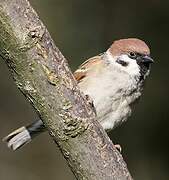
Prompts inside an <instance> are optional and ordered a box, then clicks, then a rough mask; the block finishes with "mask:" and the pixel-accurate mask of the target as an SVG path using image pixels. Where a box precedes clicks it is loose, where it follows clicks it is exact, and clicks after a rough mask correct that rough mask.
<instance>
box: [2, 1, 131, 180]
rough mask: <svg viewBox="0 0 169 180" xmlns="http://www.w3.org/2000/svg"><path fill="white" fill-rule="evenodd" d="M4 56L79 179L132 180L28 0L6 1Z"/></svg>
mask: <svg viewBox="0 0 169 180" xmlns="http://www.w3.org/2000/svg"><path fill="white" fill-rule="evenodd" d="M0 55H1V57H2V58H3V59H5V60H6V62H7V65H8V67H9V69H10V70H11V72H12V74H13V77H14V80H15V82H16V84H17V87H18V88H19V89H20V90H21V91H22V93H23V94H24V95H25V96H26V98H27V99H28V100H29V101H30V102H31V103H32V105H33V107H34V108H35V109H36V111H37V112H38V114H39V116H40V117H41V119H42V120H43V122H44V124H45V126H46V127H47V129H48V130H49V132H50V134H51V136H52V137H53V139H54V140H55V142H56V143H57V145H58V146H59V148H60V150H61V151H62V153H63V155H64V157H65V158H66V160H67V162H68V164H69V166H70V167H71V170H72V171H73V172H74V174H75V176H76V178H77V179H79V180H82V179H83V180H84V179H90V180H110V179H111V180H117V179H118V180H125V179H128V180H131V179H132V178H131V176H130V174H129V172H128V170H127V167H126V164H125V162H124V161H123V159H122V156H121V155H120V153H119V152H118V151H117V150H116V149H115V148H114V146H113V144H112V142H111V141H110V139H109V138H108V136H107V134H106V133H105V131H104V130H103V129H102V127H101V126H100V124H99V123H98V122H97V121H96V119H95V115H94V113H93V109H92V107H91V106H90V105H89V104H88V103H87V102H86V100H85V98H84V96H83V95H81V94H80V91H79V89H78V87H77V83H76V81H75V80H74V77H73V75H72V73H71V71H70V69H69V67H68V64H67V61H66V59H65V58H64V57H63V55H62V54H61V52H60V51H59V49H58V48H57V47H56V46H55V45H54V43H53V41H52V39H51V37H50V35H49V33H48V31H47V29H46V28H45V26H44V25H43V24H42V22H41V21H40V19H39V17H38V16H37V14H36V13H35V11H34V10H33V9H32V7H31V6H30V4H29V2H28V1H27V0H12V1H11V0H0Z"/></svg>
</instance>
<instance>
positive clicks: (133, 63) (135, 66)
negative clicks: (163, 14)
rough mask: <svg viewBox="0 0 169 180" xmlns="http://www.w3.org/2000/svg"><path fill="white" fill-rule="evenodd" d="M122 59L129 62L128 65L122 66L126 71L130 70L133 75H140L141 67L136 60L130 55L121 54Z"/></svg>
mask: <svg viewBox="0 0 169 180" xmlns="http://www.w3.org/2000/svg"><path fill="white" fill-rule="evenodd" d="M120 59H121V60H123V61H124V62H126V63H128V65H127V66H121V68H122V69H123V70H124V71H126V72H128V73H129V74H131V75H135V76H137V75H140V68H139V65H138V64H137V62H136V60H134V59H131V58H129V57H128V55H121V56H120Z"/></svg>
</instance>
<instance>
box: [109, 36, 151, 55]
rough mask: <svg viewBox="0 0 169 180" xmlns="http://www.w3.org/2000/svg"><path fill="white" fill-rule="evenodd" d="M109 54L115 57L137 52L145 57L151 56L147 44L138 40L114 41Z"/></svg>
mask: <svg viewBox="0 0 169 180" xmlns="http://www.w3.org/2000/svg"><path fill="white" fill-rule="evenodd" d="M109 52H110V53H111V54H112V55H113V56H118V55H120V54H125V53H130V52H135V53H139V54H144V55H150V49H149V47H148V46H147V44H146V43H145V42H144V41H142V40H140V39H137V38H128V39H120V40H117V41H114V42H113V44H112V45H111V46H110V48H109Z"/></svg>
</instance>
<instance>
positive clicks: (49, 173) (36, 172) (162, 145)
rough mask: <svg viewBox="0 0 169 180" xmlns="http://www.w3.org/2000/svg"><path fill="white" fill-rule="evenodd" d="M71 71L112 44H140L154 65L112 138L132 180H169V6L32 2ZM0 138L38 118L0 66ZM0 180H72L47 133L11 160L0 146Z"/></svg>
mask: <svg viewBox="0 0 169 180" xmlns="http://www.w3.org/2000/svg"><path fill="white" fill-rule="evenodd" d="M30 2H31V4H32V5H33V7H34V8H35V10H36V11H37V12H38V14H39V16H40V17H41V19H42V20H43V22H44V23H45V25H46V26H47V28H48V30H49V32H50V33H51V35H52V37H53V39H54V40H55V42H56V45H57V46H58V47H59V48H60V50H61V51H62V53H63V54H64V56H65V57H66V58H67V59H68V60H69V64H70V66H71V68H72V70H74V69H75V68H76V67H77V66H78V65H79V64H80V63H81V62H83V61H84V59H86V58H88V57H92V56H94V55H97V54H99V53H100V52H103V51H105V50H106V49H107V48H108V47H109V46H110V45H111V43H112V41H113V40H116V39H119V38H126V37H138V38H141V39H143V40H145V41H146V42H147V44H148V45H149V46H150V47H151V54H152V57H153V58H154V59H155V63H154V65H153V68H152V72H151V76H150V78H149V79H148V80H147V83H146V87H145V89H144V96H143V97H142V98H141V100H140V102H139V104H138V106H137V109H136V111H135V112H134V113H133V115H132V117H131V118H130V119H129V121H128V122H127V123H125V124H124V125H122V126H121V127H120V128H117V129H115V130H114V131H113V132H112V133H111V134H110V136H111V139H112V140H113V142H114V143H119V144H121V146H122V149H123V151H122V154H123V157H124V159H125V161H126V162H127V164H128V167H129V170H130V172H131V174H132V176H133V177H134V179H136V180H159V179H162V180H168V179H169V155H168V154H169V140H168V139H169V109H168V101H169V79H168V78H169V55H168V53H169V1H167V0H163V1H161V0H140V1H134V0H126V1H121V0H118V1H115V0H69V1H66V0H31V1H30ZM0 84H1V86H0V120H1V126H0V138H1V139H2V138H3V136H5V135H7V134H8V133H9V132H11V131H12V130H13V129H15V128H18V127H20V126H22V125H25V124H28V123H29V122H31V121H32V120H34V119H36V118H38V117H37V116H36V114H35V112H34V110H33V108H32V107H31V106H30V105H29V103H28V102H27V101H26V100H25V98H24V96H23V95H22V94H21V93H20V92H19V91H18V89H17V88H16V86H15V84H14V82H13V80H12V77H11V76H10V73H9V72H8V69H7V67H6V65H5V63H4V62H3V61H2V60H1V62H0ZM0 179H1V180H23V179H24V180H46V179H48V180H56V179H58V180H73V179H74V177H73V175H72V173H71V171H70V170H69V168H68V167H67V164H66V162H65V160H64V158H63V157H62V155H61V153H60V152H59V151H58V150H57V149H56V146H55V144H54V143H53V142H52V140H51V138H50V137H49V135H48V134H47V133H44V134H43V135H41V136H40V137H39V138H37V139H35V140H34V141H33V142H32V143H31V144H28V145H27V146H25V147H23V148H22V149H20V150H18V151H17V152H15V153H13V152H12V151H10V150H9V149H7V147H6V146H5V144H3V143H2V142H0Z"/></svg>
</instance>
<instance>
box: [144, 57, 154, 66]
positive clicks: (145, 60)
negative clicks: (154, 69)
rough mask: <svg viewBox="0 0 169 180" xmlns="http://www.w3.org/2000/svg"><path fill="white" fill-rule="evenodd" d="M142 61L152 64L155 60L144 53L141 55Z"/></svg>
mask: <svg viewBox="0 0 169 180" xmlns="http://www.w3.org/2000/svg"><path fill="white" fill-rule="evenodd" d="M141 62H142V63H145V64H151V63H153V62H154V60H153V59H152V58H151V57H150V56H148V55H144V56H142V57H141Z"/></svg>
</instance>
